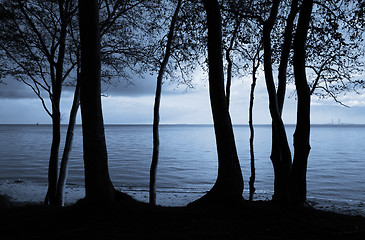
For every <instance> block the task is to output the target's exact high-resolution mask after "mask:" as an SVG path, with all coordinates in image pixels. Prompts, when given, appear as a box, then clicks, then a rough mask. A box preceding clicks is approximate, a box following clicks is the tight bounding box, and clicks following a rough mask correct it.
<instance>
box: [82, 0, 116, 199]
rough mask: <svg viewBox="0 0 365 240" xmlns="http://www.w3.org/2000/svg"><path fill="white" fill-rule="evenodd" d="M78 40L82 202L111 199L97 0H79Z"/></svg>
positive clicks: (111, 187)
mask: <svg viewBox="0 0 365 240" xmlns="http://www.w3.org/2000/svg"><path fill="white" fill-rule="evenodd" d="M79 12H80V17H79V21H80V39H81V82H80V105H81V118H82V131H83V145H84V146H83V148H84V164H85V191H86V199H87V200H89V201H90V202H93V203H106V202H111V201H113V200H114V196H115V189H114V187H113V184H112V182H111V180H110V177H109V172H108V157H107V149H106V143H105V133H104V122H103V115H102V106H101V90H100V85H101V83H100V72H101V66H100V64H101V63H100V34H99V10H98V1H97V0H92V1H90V0H79Z"/></svg>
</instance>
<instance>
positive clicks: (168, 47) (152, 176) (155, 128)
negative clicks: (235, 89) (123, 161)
mask: <svg viewBox="0 0 365 240" xmlns="http://www.w3.org/2000/svg"><path fill="white" fill-rule="evenodd" d="M181 2H182V0H178V2H177V6H176V9H175V12H174V15H173V17H172V19H171V24H170V29H169V33H168V36H167V44H166V50H165V56H164V59H163V61H162V63H161V66H160V70H159V72H158V76H157V85H156V94H155V103H154V111H153V153H152V162H151V169H150V199H149V202H150V204H152V205H155V204H156V172H157V164H158V155H159V148H160V137H159V123H160V101H161V89H162V78H163V75H164V73H165V68H166V65H167V63H168V61H169V57H170V54H171V45H172V40H173V38H174V29H175V23H176V21H177V17H178V14H179V10H180V6H181Z"/></svg>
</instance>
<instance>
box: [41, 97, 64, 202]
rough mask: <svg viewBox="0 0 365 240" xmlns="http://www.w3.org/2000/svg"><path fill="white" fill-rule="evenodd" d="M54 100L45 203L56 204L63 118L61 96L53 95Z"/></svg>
mask: <svg viewBox="0 0 365 240" xmlns="http://www.w3.org/2000/svg"><path fill="white" fill-rule="evenodd" d="M53 96H54V97H53V100H52V109H53V111H52V145H51V153H50V157H49V165H48V190H47V194H46V197H45V200H44V204H45V205H54V204H55V197H56V190H57V177H58V154H59V148H60V140H61V133H60V127H61V118H60V112H59V109H60V98H59V97H58V98H57V95H56V94H54V95H53Z"/></svg>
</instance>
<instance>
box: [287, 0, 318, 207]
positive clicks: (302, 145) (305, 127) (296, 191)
mask: <svg viewBox="0 0 365 240" xmlns="http://www.w3.org/2000/svg"><path fill="white" fill-rule="evenodd" d="M312 8H313V0H307V1H303V3H302V5H301V9H300V14H299V19H298V27H297V29H300V31H297V32H296V34H295V38H294V44H293V46H294V63H293V65H294V77H295V86H296V89H297V96H298V102H297V104H298V106H297V125H296V128H295V133H294V160H293V166H292V170H291V176H290V177H291V178H290V180H291V181H290V182H291V202H292V203H293V204H295V205H303V204H304V202H305V200H306V194H307V186H306V175H307V162H308V156H309V151H310V143H309V140H310V139H309V138H310V89H309V87H308V83H307V78H306V73H305V45H306V41H307V33H308V28H309V22H310V20H311V14H312Z"/></svg>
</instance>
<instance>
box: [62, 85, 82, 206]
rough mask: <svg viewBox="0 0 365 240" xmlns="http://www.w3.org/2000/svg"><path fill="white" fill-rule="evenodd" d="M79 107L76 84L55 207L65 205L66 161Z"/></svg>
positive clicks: (78, 94) (78, 86)
mask: <svg viewBox="0 0 365 240" xmlns="http://www.w3.org/2000/svg"><path fill="white" fill-rule="evenodd" d="M79 105H80V84H79V83H78V82H77V83H76V88H75V93H74V99H73V103H72V108H71V111H70V119H69V123H68V127H67V134H66V141H65V147H64V149H63V155H62V160H61V167H60V175H59V178H58V183H57V193H56V205H57V206H64V203H65V185H66V180H67V175H68V160H69V154H70V152H71V148H72V141H73V136H74V128H75V124H76V115H77V111H78V109H79Z"/></svg>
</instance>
